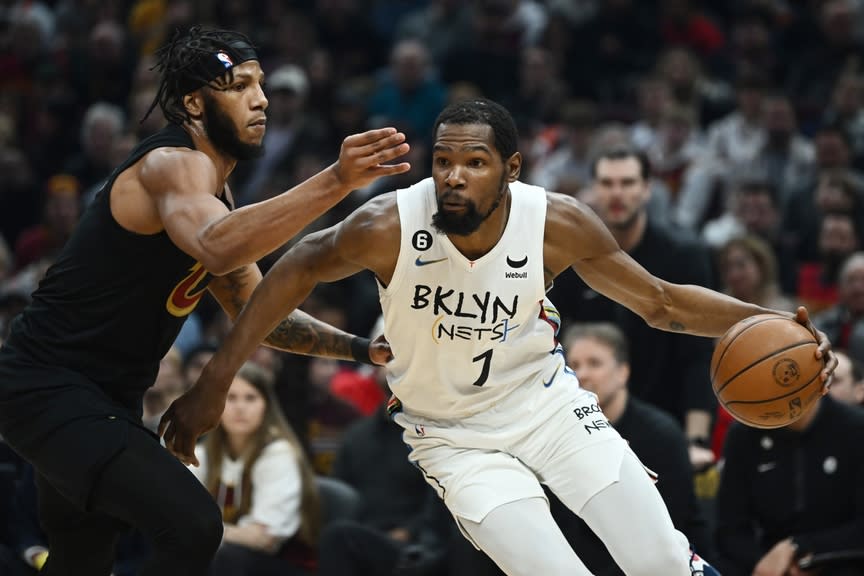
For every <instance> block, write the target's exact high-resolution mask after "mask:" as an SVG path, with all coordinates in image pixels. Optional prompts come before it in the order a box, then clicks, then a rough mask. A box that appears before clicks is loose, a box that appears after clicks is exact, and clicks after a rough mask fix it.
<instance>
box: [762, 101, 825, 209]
mask: <svg viewBox="0 0 864 576" xmlns="http://www.w3.org/2000/svg"><path fill="white" fill-rule="evenodd" d="M762 127H763V129H764V131H765V141H764V143H763V145H762V148H761V149H760V150H759V153H758V155H757V157H756V158H755V159H754V161H755V162H756V163H758V164H759V165H761V166H763V167H764V169H765V170H766V172H767V177H768V179H769V180H770V181H771V183H772V184H773V185H774V187H775V188H776V189H777V191H778V192H779V198H778V201H779V204H780V205H781V206H785V205H786V204H787V203H788V202H789V201H790V200H791V197H792V195H793V193H794V191H795V189H796V187H797V186H798V185H799V183H800V182H802V181H804V180H805V179H806V178H807V177H808V176H809V175H810V174H811V173H812V172H813V168H814V166H815V163H816V150H815V148H814V147H813V144H812V143H811V142H810V141H809V140H808V139H807V138H805V137H804V136H802V135H801V134H800V133H799V132H798V121H797V119H796V117H795V109H794V108H793V106H792V102H791V101H790V100H789V97H788V96H786V95H784V94H781V93H776V92H775V93H770V94H768V95H766V96H765V99H764V100H763V103H762Z"/></svg>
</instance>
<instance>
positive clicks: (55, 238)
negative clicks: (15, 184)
mask: <svg viewBox="0 0 864 576" xmlns="http://www.w3.org/2000/svg"><path fill="white" fill-rule="evenodd" d="M44 197H45V202H44V204H43V208H42V222H41V223H40V224H38V225H36V226H33V227H32V228H28V229H27V230H24V231H23V232H21V234H20V236H18V240H17V242H16V243H15V263H16V265H17V267H18V269H19V270H21V269H23V268H26V267H27V266H29V265H30V264H33V263H36V262H39V261H40V260H53V259H54V257H55V256H56V255H57V254H58V253H59V252H60V249H61V248H63V246H64V245H65V244H66V240H68V239H69V236H71V234H72V231H73V230H74V229H75V226H76V225H77V224H78V217H79V215H80V202H81V186H80V184H79V182H78V180H77V179H76V178H75V177H74V176H71V175H69V174H57V175H55V176H52V177H51V178H49V179H48V182H47V183H46V184H45V196H44Z"/></svg>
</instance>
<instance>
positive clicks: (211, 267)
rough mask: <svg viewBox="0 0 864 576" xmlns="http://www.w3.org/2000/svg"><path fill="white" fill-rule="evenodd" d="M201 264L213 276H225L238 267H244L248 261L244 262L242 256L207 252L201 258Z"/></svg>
mask: <svg viewBox="0 0 864 576" xmlns="http://www.w3.org/2000/svg"><path fill="white" fill-rule="evenodd" d="M199 261H200V262H201V266H203V267H204V269H205V270H207V272H209V273H210V274H211V275H213V276H225V275H226V274H230V273H231V272H233V271H234V270H237V269H238V268H242V267H243V266H245V265H246V264H248V262H243V261H242V260H241V259H240V258H236V257H233V256H232V255H231V254H225V253H213V252H207V253H206V254H205V255H202V256H201V258H200V259H199Z"/></svg>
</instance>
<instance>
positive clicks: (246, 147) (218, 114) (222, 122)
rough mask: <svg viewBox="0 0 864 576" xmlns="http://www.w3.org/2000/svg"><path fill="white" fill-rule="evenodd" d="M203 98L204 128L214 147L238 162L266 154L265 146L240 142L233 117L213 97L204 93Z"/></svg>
mask: <svg viewBox="0 0 864 576" xmlns="http://www.w3.org/2000/svg"><path fill="white" fill-rule="evenodd" d="M203 97H204V128H205V130H207V137H208V138H210V141H211V142H212V143H213V146H215V147H216V148H217V149H218V150H219V151H220V152H223V153H224V154H227V155H228V156H231V157H232V158H234V159H236V160H252V159H253V158H258V157H260V156H261V155H262V154H264V145H263V144H247V143H245V142H243V141H242V140H240V136H239V135H238V134H237V128H236V126H234V122H232V120H231V117H230V116H228V115H227V114H225V112H223V111H222V109H221V108H220V107H219V104H217V103H216V100H214V99H213V97H212V96H210V95H209V94H206V93H204V94H203Z"/></svg>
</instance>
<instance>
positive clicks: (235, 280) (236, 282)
mask: <svg viewBox="0 0 864 576" xmlns="http://www.w3.org/2000/svg"><path fill="white" fill-rule="evenodd" d="M247 271H248V266H243V267H242V268H238V269H237V270H234V271H233V272H230V273H228V274H226V275H225V276H224V278H225V280H224V287H225V291H226V292H227V294H228V304H230V305H231V306H233V307H234V315H235V316H236V315H237V314H239V313H240V311H241V310H242V309H243V306H245V305H246V299H245V298H244V297H243V296H241V294H243V293H244V292H245V289H246V284H247V283H248V280H247V279H246V273H247Z"/></svg>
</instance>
